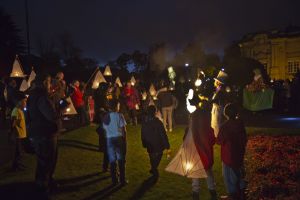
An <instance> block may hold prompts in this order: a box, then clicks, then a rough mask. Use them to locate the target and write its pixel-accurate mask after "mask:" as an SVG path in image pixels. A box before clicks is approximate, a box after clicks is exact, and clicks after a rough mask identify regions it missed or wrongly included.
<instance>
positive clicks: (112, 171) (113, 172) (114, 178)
mask: <svg viewBox="0 0 300 200" xmlns="http://www.w3.org/2000/svg"><path fill="white" fill-rule="evenodd" d="M116 168H117V166H116V163H115V162H112V163H110V176H111V181H112V184H113V185H117V184H118V178H117V169H116Z"/></svg>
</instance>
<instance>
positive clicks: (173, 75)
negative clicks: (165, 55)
mask: <svg viewBox="0 0 300 200" xmlns="http://www.w3.org/2000/svg"><path fill="white" fill-rule="evenodd" d="M168 76H169V78H170V79H171V80H173V79H175V77H176V73H175V71H174V69H173V67H172V66H170V67H168Z"/></svg>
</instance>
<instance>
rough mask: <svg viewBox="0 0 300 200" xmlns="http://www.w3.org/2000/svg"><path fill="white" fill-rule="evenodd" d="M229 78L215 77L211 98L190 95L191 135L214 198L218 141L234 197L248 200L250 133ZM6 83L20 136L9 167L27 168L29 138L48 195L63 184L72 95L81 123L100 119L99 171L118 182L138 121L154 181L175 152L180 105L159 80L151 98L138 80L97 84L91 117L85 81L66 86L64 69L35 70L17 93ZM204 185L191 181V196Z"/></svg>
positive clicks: (39, 183) (14, 132)
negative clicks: (230, 95)
mask: <svg viewBox="0 0 300 200" xmlns="http://www.w3.org/2000/svg"><path fill="white" fill-rule="evenodd" d="M226 78H227V74H226V73H224V72H220V73H219V74H218V77H216V78H215V84H214V86H215V92H214V95H213V96H212V97H211V98H207V97H201V96H199V95H194V96H193V97H192V98H190V99H187V101H189V103H190V106H193V107H194V108H195V109H193V111H191V114H190V117H189V120H190V123H189V126H188V127H187V132H189V131H190V132H191V133H192V135H193V140H194V143H195V146H196V149H197V152H198V154H199V157H200V159H201V164H202V165H203V167H204V170H205V172H206V176H207V184H208V189H209V191H210V194H211V198H212V199H217V193H216V189H215V179H214V175H213V171H212V166H213V163H214V157H213V155H214V152H213V146H214V145H215V143H217V144H219V145H221V159H222V163H223V168H222V170H223V176H224V182H225V186H226V189H227V191H228V194H229V198H230V199H244V198H245V197H244V189H245V181H244V179H243V178H244V166H243V158H244V154H245V147H246V143H247V137H246V132H245V127H244V125H243V122H242V120H241V119H239V118H238V111H237V108H236V106H235V105H234V104H233V103H232V102H229V101H227V100H226V92H225V88H224V83H225V81H226ZM3 85H4V84H3ZM1 88H6V89H5V90H6V91H7V94H6V96H4V95H3V97H2V96H1V103H2V99H3V101H5V106H6V108H7V109H10V110H11V111H12V112H11V131H10V138H11V139H12V140H14V141H15V157H14V160H13V165H12V168H13V169H14V170H23V169H24V167H26V166H24V163H23V162H22V148H23V147H22V145H23V144H25V143H26V142H25V141H27V142H28V138H29V137H28V136H30V144H32V147H33V151H34V153H35V155H36V160H37V168H36V173H35V174H36V175H35V183H36V187H37V190H38V191H39V192H41V193H42V194H45V195H46V196H48V194H49V192H50V191H51V190H53V189H55V188H56V187H58V184H57V183H56V181H55V180H54V179H53V174H54V172H55V167H56V162H57V154H58V151H57V148H58V145H57V142H58V136H59V134H60V132H61V131H62V130H63V124H62V120H63V117H64V115H65V114H66V110H67V109H68V107H69V104H70V102H68V101H66V98H67V97H71V99H72V103H73V105H74V107H75V109H76V111H77V113H78V115H77V116H78V118H77V120H78V121H79V123H80V124H81V125H87V124H88V123H89V122H90V121H92V120H93V121H94V122H96V123H97V124H99V126H98V127H97V129H96V131H97V133H98V135H99V150H100V151H102V152H103V165H102V167H103V169H102V170H103V171H108V170H109V171H110V174H111V180H112V184H113V185H116V184H118V183H120V184H121V185H126V184H127V183H128V182H127V180H126V173H125V171H126V170H125V165H126V151H127V137H126V135H127V131H126V125H127V122H129V123H131V124H132V125H137V124H138V123H141V140H142V144H143V147H144V148H146V149H147V152H148V155H149V160H150V166H151V167H150V170H149V172H150V173H151V174H152V176H153V177H154V178H155V179H157V178H158V177H159V171H158V166H159V163H160V161H161V158H162V155H163V152H164V151H165V150H168V149H170V144H169V141H168V134H167V133H168V132H169V133H170V132H172V131H173V130H172V129H173V120H174V119H173V111H174V109H175V108H176V106H177V104H178V102H177V99H176V97H175V96H174V95H173V94H172V91H170V89H169V88H168V85H167V84H165V83H163V84H161V87H160V89H159V90H158V91H157V92H156V94H155V95H151V94H150V92H148V91H147V90H145V89H144V88H142V87H141V86H140V85H139V84H138V83H137V84H135V85H133V84H132V83H131V82H127V84H126V85H125V87H124V88H123V89H122V88H120V87H119V86H118V85H117V84H110V83H100V84H99V87H98V89H97V90H96V91H94V93H93V94H92V96H93V98H92V99H93V101H94V105H95V106H94V113H95V116H94V117H93V119H90V118H89V117H88V115H87V112H89V110H88V109H87V108H88V106H87V104H88V101H87V99H91V97H89V96H88V95H87V94H88V93H89V92H87V87H86V84H84V83H80V82H79V81H78V80H74V81H73V82H72V83H71V84H70V85H67V84H66V82H65V81H64V74H63V73H62V72H59V73H57V75H56V76H55V78H54V79H52V78H51V76H49V75H46V74H38V75H37V77H36V78H35V80H34V81H33V82H32V84H31V87H30V88H29V89H28V91H26V93H22V92H19V91H17V89H16V88H17V87H16V82H15V81H14V80H13V79H12V80H11V81H10V82H9V83H8V85H7V86H2V85H1ZM89 95H90V94H89ZM1 112H2V110H1ZM126 121H127V122H126ZM184 139H185V138H184ZM199 190H200V186H199V179H198V178H193V180H192V191H193V199H199V195H200V194H199Z"/></svg>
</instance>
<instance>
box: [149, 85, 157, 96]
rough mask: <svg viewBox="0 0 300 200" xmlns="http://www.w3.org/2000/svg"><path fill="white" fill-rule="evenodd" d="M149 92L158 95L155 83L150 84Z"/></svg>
mask: <svg viewBox="0 0 300 200" xmlns="http://www.w3.org/2000/svg"><path fill="white" fill-rule="evenodd" d="M149 93H150V95H151V96H156V90H155V87H154V85H153V84H151V85H150V88H149Z"/></svg>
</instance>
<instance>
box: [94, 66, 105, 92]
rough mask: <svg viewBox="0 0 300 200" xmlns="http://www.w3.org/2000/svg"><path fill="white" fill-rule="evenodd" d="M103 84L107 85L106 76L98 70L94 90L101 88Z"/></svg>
mask: <svg viewBox="0 0 300 200" xmlns="http://www.w3.org/2000/svg"><path fill="white" fill-rule="evenodd" d="M102 82H104V83H106V80H105V78H104V76H103V75H102V73H101V72H100V70H98V72H97V73H96V75H95V78H94V81H93V85H92V88H93V89H97V88H98V87H99V84H100V83H102Z"/></svg>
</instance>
